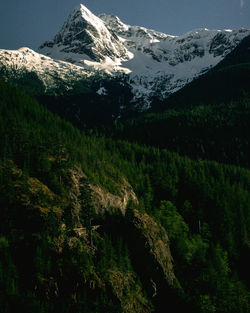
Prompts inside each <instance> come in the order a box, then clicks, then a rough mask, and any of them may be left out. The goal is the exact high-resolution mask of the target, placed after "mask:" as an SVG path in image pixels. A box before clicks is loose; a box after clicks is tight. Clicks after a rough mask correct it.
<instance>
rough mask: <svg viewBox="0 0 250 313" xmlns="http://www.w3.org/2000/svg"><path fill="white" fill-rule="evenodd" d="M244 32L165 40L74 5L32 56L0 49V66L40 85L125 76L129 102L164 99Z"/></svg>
mask: <svg viewBox="0 0 250 313" xmlns="http://www.w3.org/2000/svg"><path fill="white" fill-rule="evenodd" d="M247 35H250V30H247V29H239V30H208V29H197V30H193V31H190V32H188V33H186V34H184V35H182V36H171V35H167V34H163V33H160V32H156V31H154V30H150V29H147V28H144V27H140V26H130V25H126V24H124V23H122V21H121V20H120V19H119V18H118V17H117V16H114V15H106V14H101V15H100V16H99V17H97V16H95V15H94V14H93V13H91V12H90V11H89V10H88V9H87V8H86V7H85V6H84V5H82V4H81V5H79V6H78V7H77V8H75V9H74V10H73V11H72V13H71V14H70V15H69V17H68V19H67V20H66V22H65V23H64V24H63V26H62V28H61V29H60V30H59V32H58V33H57V34H56V35H55V36H54V37H53V38H52V39H51V40H48V41H46V42H45V43H44V44H42V45H41V46H40V48H39V50H38V52H39V54H38V53H35V52H34V51H32V50H30V49H27V48H22V49H19V50H18V51H8V50H0V66H2V67H5V68H7V69H9V68H12V72H14V71H15V70H16V71H21V69H22V70H27V71H34V72H35V73H37V75H38V76H39V78H40V79H41V80H42V81H43V82H44V84H45V85H46V84H47V85H50V86H53V84H54V85H56V82H57V81H58V80H60V82H64V83H65V84H67V83H68V81H69V80H71V81H72V80H78V79H81V78H84V77H85V78H86V77H89V76H93V75H99V74H102V73H105V74H108V75H111V76H112V75H115V76H116V77H117V75H118V76H119V75H121V74H122V76H123V77H124V74H125V75H127V79H128V81H129V83H130V85H131V88H132V90H133V94H134V100H136V99H143V100H144V101H143V103H144V109H145V108H146V107H147V106H148V105H149V103H150V102H149V99H150V97H151V96H157V97H166V96H168V95H169V94H171V93H173V92H175V91H177V90H178V89H180V88H181V87H183V86H184V85H185V84H187V83H188V82H190V81H191V80H193V79H194V78H195V77H197V76H199V75H200V74H202V73H204V72H206V71H207V70H209V69H210V68H212V67H214V66H215V65H216V64H217V63H218V62H219V61H221V60H222V59H223V58H224V57H225V56H226V55H227V54H228V53H229V52H231V51H232V50H233V49H234V48H235V47H236V46H237V45H238V44H239V42H240V41H241V40H242V39H243V38H244V37H245V36H247Z"/></svg>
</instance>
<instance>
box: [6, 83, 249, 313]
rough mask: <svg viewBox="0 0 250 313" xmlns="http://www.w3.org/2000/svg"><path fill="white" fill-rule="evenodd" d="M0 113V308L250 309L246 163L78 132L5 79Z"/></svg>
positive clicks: (207, 111) (203, 112)
mask: <svg viewBox="0 0 250 313" xmlns="http://www.w3.org/2000/svg"><path fill="white" fill-rule="evenodd" d="M248 104H249V103H248V102H246V101H245V100H244V101H243V100H242V102H240V104H239V103H237V104H235V103H232V111H233V110H234V112H235V111H236V112H238V114H236V115H234V117H232V116H231V114H230V113H228V116H229V117H228V118H226V119H225V120H226V123H228V121H230V123H231V122H232V121H233V122H234V123H235V124H233V125H236V123H238V121H241V125H240V127H242V128H243V129H245V128H244V127H248V126H247V120H244V116H243V115H242V110H243V108H245V109H246V110H248V108H249V106H248ZM195 110H198V111H195ZM199 110H200V111H199ZM213 110H214V108H213V107H212V106H211V107H209V106H208V107H207V108H205V107H203V109H201V108H200V109H198V108H195V109H194V111H193V112H194V113H193V114H196V115H198V116H200V122H199V119H198V122H199V123H200V125H202V120H203V118H204V116H206V117H207V116H212V115H213V112H214V111H213ZM223 110H224V111H225V110H226V109H225V106H224V105H221V111H222V112H224V111H223ZM191 113H192V112H191ZM191 113H190V112H188V113H187V115H186V113H185V114H184V113H183V112H180V113H179V112H177V113H174V112H173V113H171V114H172V115H171V114H170V113H168V114H170V118H173V117H175V116H177V117H178V118H179V117H180V116H181V114H184V118H186V116H187V117H188V119H187V120H188V121H192V116H191V118H189V115H188V114H191ZM166 114H167V113H166ZM178 114H179V115H178ZM191 115H192V114H191ZM0 118H1V121H0V137H1V141H0V157H1V159H0V207H1V210H0V221H1V222H0V223H1V227H0V250H1V251H0V256H1V257H0V290H1V293H0V307H1V308H2V311H3V312H6V313H7V312H27V313H28V312H32V313H33V312H39V313H40V312H41V313H42V312H43V313H45V312H46V313H47V312H51V313H52V312H59V311H60V312H79V313H80V312H84V313H86V312H98V313H99V312H116V313H117V312H131V313H132V312H133V313H134V312H141V313H145V312H167V311H168V310H169V311H170V312H178V311H184V310H185V311H190V312H197V313H198V312H199V313H201V312H202V313H205V312H206V313H211V312H219V313H229V312H230V313H235V312H239V313H246V312H249V309H250V307H249V300H250V299H249V291H248V288H249V280H248V279H247V272H248V267H247V266H246V264H248V262H249V261H250V258H249V228H250V216H249V203H250V192H249V186H250V175H249V174H250V172H249V171H248V170H247V169H245V168H241V167H239V166H236V165H226V164H223V163H217V162H215V161H206V160H201V159H198V160H192V159H190V158H188V157H186V156H180V155H178V154H177V153H174V152H169V151H168V150H164V149H162V150H160V149H158V148H154V147H150V146H145V145H140V144H135V143H130V142H128V141H122V140H114V139H108V138H105V137H104V136H102V135H99V134H98V133H95V132H94V131H92V132H91V131H88V133H86V132H85V133H84V132H80V131H79V130H78V129H76V128H75V127H73V126H72V125H71V124H70V123H68V122H65V121H63V120H62V119H60V118H59V117H57V116H55V115H53V114H52V113H50V112H49V111H48V110H47V109H46V108H45V107H44V106H41V105H40V104H38V103H37V101H36V100H34V99H32V98H30V96H28V95H27V94H26V93H25V92H23V91H20V90H19V89H17V88H16V87H13V86H11V85H8V84H7V83H5V82H1V83H0ZM195 123H197V121H196V120H195ZM215 124H216V125H219V126H218V127H221V128H223V127H224V126H225V125H224V121H223V120H220V118H218V123H215V121H214V120H213V119H212V121H211V127H213V126H214V125H215ZM201 127H202V126H201ZM233 127H234V126H233ZM239 131H240V130H239ZM240 134H241V133H240ZM239 138H240V140H242V145H243V148H244V147H245V148H244V149H241V150H240V151H242V155H241V159H240V161H239V162H236V163H240V164H243V165H247V164H248V163H247V156H246V155H247V148H246V147H247V145H248V141H247V140H246V141H245V139H244V138H245V137H242V136H241V135H239ZM219 142H220V141H219ZM204 145H205V144H204ZM244 145H245V146H244ZM181 152H183V151H181ZM238 155H239V154H237V156H238ZM230 157H231V156H230ZM207 158H208V157H207ZM222 160H223V158H222ZM235 160H236V158H235ZM228 163H230V162H228Z"/></svg>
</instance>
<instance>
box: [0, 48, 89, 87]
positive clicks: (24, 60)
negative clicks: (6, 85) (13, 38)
mask: <svg viewBox="0 0 250 313" xmlns="http://www.w3.org/2000/svg"><path fill="white" fill-rule="evenodd" d="M0 65H1V67H0V73H1V74H2V75H3V76H7V77H8V78H10V79H11V78H12V77H14V78H15V79H18V78H22V77H23V76H24V75H26V74H27V73H35V74H36V75H37V78H38V79H39V80H40V81H41V82H42V83H43V85H44V87H45V91H51V90H54V89H57V88H58V86H59V85H64V87H65V89H66V90H67V89H68V88H70V87H71V82H74V81H77V80H80V79H81V78H82V77H83V76H84V77H90V76H92V75H93V72H91V71H87V70H85V69H83V68H82V67H80V66H76V65H73V64H71V63H69V62H64V61H60V60H54V59H52V58H50V57H48V56H45V55H42V54H39V53H37V52H35V51H33V50H31V49H29V48H26V47H24V48H20V49H18V50H4V49H0ZM67 86H68V88H67Z"/></svg>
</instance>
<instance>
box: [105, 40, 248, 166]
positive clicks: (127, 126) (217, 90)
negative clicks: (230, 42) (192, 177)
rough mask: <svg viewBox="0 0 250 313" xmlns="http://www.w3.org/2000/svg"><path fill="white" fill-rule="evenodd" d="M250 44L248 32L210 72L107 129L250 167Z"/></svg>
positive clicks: (116, 134) (194, 155) (119, 135)
mask: <svg viewBox="0 0 250 313" xmlns="http://www.w3.org/2000/svg"><path fill="white" fill-rule="evenodd" d="M249 47H250V37H249V36H248V37H246V38H245V39H244V40H242V42H241V43H240V44H239V46H238V47H237V48H236V49H235V50H234V51H232V52H231V53H230V54H229V55H228V56H227V57H226V58H225V59H224V60H223V61H221V62H220V63H219V64H218V65H217V66H216V67H214V68H213V69H212V70H210V71H209V72H208V73H206V74H204V75H203V76H201V77H199V78H197V79H196V80H194V81H193V82H191V83H190V84H188V85H187V86H185V87H184V88H182V89H181V90H180V91H177V92H176V93H174V94H173V95H172V96H170V97H169V98H167V99H166V100H164V101H161V102H159V101H158V100H157V101H155V103H154V104H153V105H152V108H151V112H146V113H145V114H140V115H139V116H138V117H134V118H130V119H123V120H119V121H116V123H115V125H114V127H113V128H110V129H109V130H107V134H109V135H112V136H113V137H114V138H123V139H127V140H131V141H136V142H140V143H144V144H149V145H153V146H157V147H160V148H167V149H169V150H171V151H175V152H178V153H180V154H182V155H188V156H190V157H192V158H195V159H197V158H202V159H209V160H216V161H219V162H224V163H228V164H237V165H240V166H243V167H248V168H249V159H250V153H249V151H250V142H249V138H248V134H249V133H250V128H249V127H250V126H249V125H250V111H249V108H250V100H249V99H250V87H249V81H250V56H249Z"/></svg>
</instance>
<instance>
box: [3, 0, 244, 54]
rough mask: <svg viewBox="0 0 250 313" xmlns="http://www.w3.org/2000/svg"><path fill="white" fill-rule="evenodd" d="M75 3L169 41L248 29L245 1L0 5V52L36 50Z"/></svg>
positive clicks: (42, 0) (18, 0) (28, 0)
mask: <svg viewBox="0 0 250 313" xmlns="http://www.w3.org/2000/svg"><path fill="white" fill-rule="evenodd" d="M79 3H83V4H84V5H85V6H87V7H88V8H89V9H90V10H91V11H92V12H93V13H94V14H96V15H97V14H99V13H110V14H115V15H118V16H119V17H120V19H121V20H122V21H123V22H124V23H127V24H131V25H140V26H145V27H147V28H152V29H155V30H158V31H161V32H165V33H168V34H171V35H180V34H184V33H185V32H187V31H189V30H192V29H195V28H201V27H206V28H209V29H225V28H226V29H227V28H231V29H237V28H240V27H244V28H250V0H85V1H81V0H1V2H0V48H3V49H17V48H20V47H23V46H27V47H30V48H32V49H36V48H37V47H38V46H39V45H40V44H41V43H43V42H44V41H45V40H47V39H50V38H51V37H52V36H53V35H54V34H55V33H56V32H57V31H58V30H59V28H60V27H61V25H62V24H63V22H64V21H65V19H66V18H67V16H68V14H69V13H70V11H71V10H72V9H73V8H74V7H75V6H77V5H78V4H79Z"/></svg>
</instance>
